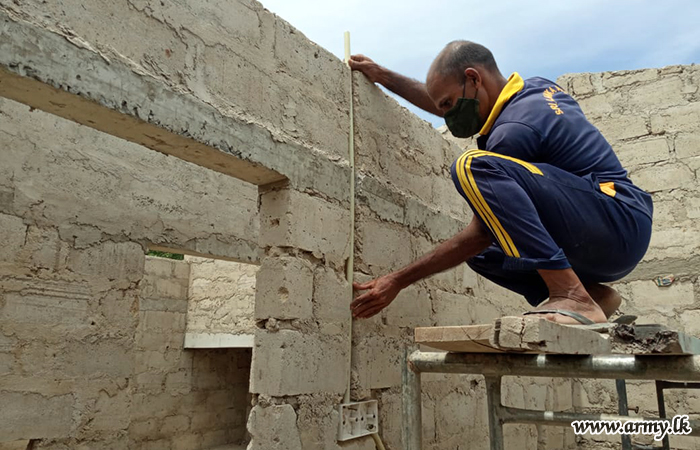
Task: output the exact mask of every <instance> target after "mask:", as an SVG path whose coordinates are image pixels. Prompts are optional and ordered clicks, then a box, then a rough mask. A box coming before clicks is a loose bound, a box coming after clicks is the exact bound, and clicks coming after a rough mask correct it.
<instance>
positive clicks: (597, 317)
mask: <svg viewBox="0 0 700 450" xmlns="http://www.w3.org/2000/svg"><path fill="white" fill-rule="evenodd" d="M543 309H563V310H565V311H573V312H576V313H579V314H581V315H582V316H584V317H586V318H588V319H591V320H592V321H593V322H595V323H605V322H607V321H608V318H607V317H606V316H605V313H604V312H603V310H602V309H601V308H600V306H598V304H597V303H596V302H594V301H593V299H591V300H590V301H588V302H582V301H580V300H574V299H571V298H566V297H550V299H549V300H547V301H546V302H544V303H542V304H541V305H539V306H538V307H537V308H535V311H538V310H543ZM531 317H532V316H531ZM534 317H542V318H543V319H547V320H551V321H552V322H557V323H562V324H567V325H581V322H579V321H578V320H576V319H574V318H573V317H568V316H564V315H561V314H553V313H546V314H537V315H536V316H534Z"/></svg>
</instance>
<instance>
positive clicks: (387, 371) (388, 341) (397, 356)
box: [352, 334, 405, 389]
mask: <svg viewBox="0 0 700 450" xmlns="http://www.w3.org/2000/svg"><path fill="white" fill-rule="evenodd" d="M404 346H405V343H403V342H402V341H400V340H398V339H395V338H390V337H385V336H382V335H379V334H375V335H369V336H365V337H364V339H362V340H361V341H360V342H355V345H354V346H353V349H352V352H353V370H354V371H356V372H357V378H358V384H359V386H360V387H361V388H363V389H384V388H390V387H393V386H398V385H400V384H401V358H402V357H403V348H404Z"/></svg>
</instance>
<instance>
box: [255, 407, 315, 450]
mask: <svg viewBox="0 0 700 450" xmlns="http://www.w3.org/2000/svg"><path fill="white" fill-rule="evenodd" d="M296 421H297V415H296V412H295V411H294V408H292V406H291V405H278V406H268V407H267V408H263V407H261V406H254V407H253V409H252V410H251V411H250V417H249V418H248V432H249V433H250V434H251V436H252V440H251V442H250V444H249V445H248V450H301V449H302V446H301V439H300V436H299V434H300V430H299V428H297V424H296Z"/></svg>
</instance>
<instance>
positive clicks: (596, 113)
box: [578, 93, 623, 118]
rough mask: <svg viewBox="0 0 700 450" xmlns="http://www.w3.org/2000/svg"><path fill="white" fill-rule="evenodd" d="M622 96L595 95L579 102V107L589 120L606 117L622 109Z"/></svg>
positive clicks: (613, 94)
mask: <svg viewBox="0 0 700 450" xmlns="http://www.w3.org/2000/svg"><path fill="white" fill-rule="evenodd" d="M622 102H623V100H622V95H621V94H619V93H606V94H600V95H593V96H591V97H586V98H583V99H581V100H579V101H578V104H579V106H581V109H582V110H583V112H584V114H586V116H587V117H588V118H594V117H596V118H598V117H606V116H609V115H610V114H611V113H613V112H615V110H616V109H617V110H619V109H620V107H621V103H622Z"/></svg>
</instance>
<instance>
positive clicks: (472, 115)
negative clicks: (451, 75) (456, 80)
mask: <svg viewBox="0 0 700 450" xmlns="http://www.w3.org/2000/svg"><path fill="white" fill-rule="evenodd" d="M466 89H467V80H466V79H465V80H464V90H463V91H462V97H460V98H459V99H457V103H455V105H454V106H453V107H452V108H450V110H449V111H447V112H446V113H445V124H447V128H448V129H449V130H450V132H451V133H452V136H454V137H458V138H468V137H471V136H474V135H475V134H476V133H478V132H479V130H480V129H481V126H480V125H479V100H477V99H476V95H477V94H478V93H479V89H478V88H477V90H476V93H474V98H464V94H465V92H466Z"/></svg>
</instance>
